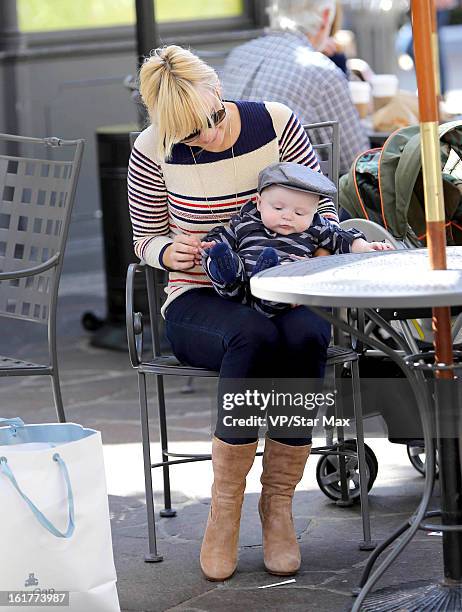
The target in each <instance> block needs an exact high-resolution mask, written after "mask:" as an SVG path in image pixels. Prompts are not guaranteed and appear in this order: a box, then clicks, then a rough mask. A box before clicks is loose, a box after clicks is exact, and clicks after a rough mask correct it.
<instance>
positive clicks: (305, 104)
mask: <svg viewBox="0 0 462 612" xmlns="http://www.w3.org/2000/svg"><path fill="white" fill-rule="evenodd" d="M335 8H336V3H335V0H277V1H276V2H273V4H272V6H271V8H270V12H269V14H270V29H269V31H268V32H267V33H266V34H265V35H264V36H261V37H259V38H257V39H255V40H252V41H249V42H247V43H244V44H243V45H240V46H238V47H236V48H235V49H233V51H232V52H231V53H230V55H229V57H228V58H227V61H226V62H225V65H224V68H223V72H222V83H223V87H224V95H225V98H227V99H237V100H239V99H243V100H254V101H256V100H271V101H276V102H282V103H283V104H287V105H288V106H289V107H290V108H292V109H293V110H294V112H295V113H296V115H297V116H298V117H299V119H300V121H301V123H303V124H308V123H317V122H322V121H338V123H339V128H340V143H341V144H340V173H341V174H345V173H346V172H348V170H349V168H350V166H351V164H352V163H353V161H354V159H355V157H356V155H358V153H360V152H361V151H364V150H365V149H367V148H368V147H369V142H368V139H367V136H366V133H365V130H364V128H363V126H362V125H361V123H360V120H359V116H358V113H357V111H356V109H355V107H354V105H353V102H352V100H351V96H350V92H349V89H348V81H347V79H346V78H345V75H344V74H343V73H342V71H341V70H339V69H338V68H337V66H336V65H335V64H334V63H333V62H332V61H331V60H330V59H329V58H328V57H326V56H325V55H323V54H322V53H320V52H319V49H322V48H323V47H324V45H325V42H326V40H327V38H328V36H329V33H330V29H331V24H332V21H333V19H334V16H335ZM310 136H311V139H312V142H313V143H314V144H317V143H323V142H329V141H330V138H331V135H330V131H329V130H327V129H322V130H312V132H311V133H310Z"/></svg>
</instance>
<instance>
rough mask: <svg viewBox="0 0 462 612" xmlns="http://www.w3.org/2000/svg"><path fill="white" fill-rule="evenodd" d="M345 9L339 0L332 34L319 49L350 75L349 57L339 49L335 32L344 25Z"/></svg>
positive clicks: (331, 29) (331, 30)
mask: <svg viewBox="0 0 462 612" xmlns="http://www.w3.org/2000/svg"><path fill="white" fill-rule="evenodd" d="M342 17H343V9H342V3H341V2H339V0H337V2H336V6H335V17H334V21H333V22H332V26H331V28H330V34H329V36H328V37H327V38H326V41H325V43H324V46H323V47H322V48H321V49H319V50H320V51H321V53H324V55H326V56H327V57H328V58H329V59H330V60H331V61H332V62H334V64H335V65H336V66H337V67H338V68H340V70H341V71H342V72H343V73H344V74H346V75H347V76H348V68H347V58H346V55H345V53H344V52H343V51H342V50H341V49H339V46H338V43H337V41H336V40H335V34H336V33H337V32H338V31H339V30H340V28H341V27H342Z"/></svg>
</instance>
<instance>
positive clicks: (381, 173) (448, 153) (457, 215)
mask: <svg viewBox="0 0 462 612" xmlns="http://www.w3.org/2000/svg"><path fill="white" fill-rule="evenodd" d="M438 131H439V137H440V153H441V170H442V172H443V188H444V207H445V217H446V235H447V244H448V245H462V122H461V121H451V122H449V123H444V124H442V125H440V126H439V128H438ZM339 203H340V206H342V207H343V208H344V209H345V210H346V211H347V212H348V213H349V214H350V215H351V216H352V217H353V218H362V219H369V220H370V221H375V222H376V223H378V224H379V225H382V226H383V227H385V228H386V229H387V230H388V231H389V232H390V233H391V234H393V236H394V237H395V238H396V239H397V240H402V241H404V242H405V243H407V244H408V245H409V246H416V247H418V246H424V245H425V232H426V226H425V205H424V192H423V181H422V161H421V152H420V126H419V125H412V126H409V127H407V128H401V129H399V130H396V131H395V132H393V133H392V134H391V135H390V136H389V138H388V139H387V140H386V142H385V144H384V146H383V147H382V148H381V149H369V150H368V151H364V153H361V154H360V155H358V157H357V158H356V159H355V161H354V162H353V165H352V167H351V169H350V172H349V173H348V174H346V175H344V176H342V177H341V179H340V186H339Z"/></svg>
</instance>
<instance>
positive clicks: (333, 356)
mask: <svg viewBox="0 0 462 612" xmlns="http://www.w3.org/2000/svg"><path fill="white" fill-rule="evenodd" d="M317 127H331V128H332V142H331V143H327V144H323V145H318V146H316V147H315V148H316V149H317V150H318V149H319V150H322V151H323V152H325V155H324V157H325V159H324V160H320V165H321V168H322V170H323V173H324V174H326V175H327V176H329V177H330V178H331V180H333V181H334V182H335V183H336V184H338V151H339V148H338V124H337V123H336V122H328V123H322V124H313V125H309V126H305V129H306V130H307V131H309V130H310V129H313V128H317ZM136 136H137V134H135V133H134V134H132V143H133V142H134V139H135V138H136ZM137 274H144V275H145V279H146V289H147V294H148V304H149V327H150V332H151V337H152V356H150V357H149V358H144V356H143V317H142V314H141V313H140V312H136V311H135V306H134V298H135V277H136V275H137ZM164 284H165V272H164V271H161V270H157V269H155V268H152V267H151V266H148V265H147V264H146V263H145V262H140V263H138V264H131V265H130V266H129V268H128V272H127V286H126V323H127V339H128V348H129V355H130V362H131V365H132V366H133V368H135V369H136V370H137V372H138V386H139V397H140V412H141V432H142V446H143V463H144V476H145V487H146V506H147V517H148V536H149V553H148V554H147V555H145V561H146V562H158V561H162V560H163V557H162V556H161V555H159V554H158V551H157V541H156V525H155V512H154V497H153V488H152V472H151V470H152V469H153V468H158V467H162V471H163V493H164V508H163V509H162V510H160V516H162V517H173V516H175V515H176V511H175V510H174V509H173V508H172V505H171V492H170V471H169V468H170V466H171V465H176V464H181V463H190V462H195V461H207V460H210V459H211V455H210V454H205V453H204V454H190V453H175V452H171V451H169V448H168V432H167V419H166V407H165V393H164V376H186V377H218V372H216V371H211V370H206V369H204V368H196V367H191V366H188V365H185V364H182V363H180V362H179V361H178V360H177V359H176V358H175V357H174V356H173V355H171V354H168V355H164V354H162V350H161V338H160V333H159V327H160V322H161V320H162V317H161V314H160V308H161V304H162V294H163V291H162V289H163V286H164ZM345 364H348V365H349V367H350V368H351V375H352V386H353V398H354V403H355V410H356V429H357V431H356V435H357V452H356V449H352V448H351V445H350V446H348V445H344V435H343V428H342V427H338V428H337V440H338V442H337V443H336V444H334V443H333V442H331V443H330V444H327V445H326V446H323V447H318V448H313V449H312V451H311V454H320V455H324V456H325V455H334V456H336V457H338V480H339V481H340V483H341V494H340V499H339V500H338V504H339V505H351V503H352V499H351V495H350V490H349V483H348V476H347V468H348V466H347V463H346V460H345V458H347V459H348V460H350V461H351V460H352V459H353V461H356V456H358V459H359V461H357V463H359V472H360V480H361V482H362V486H361V488H362V489H363V491H366V494H361V495H360V498H361V513H362V519H363V535H364V540H363V541H362V542H361V543H360V548H361V549H364V550H369V549H371V548H373V547H374V544H373V543H372V542H371V537H370V521H369V509H368V500H367V488H365V487H366V486H367V485H366V484H365V483H366V482H367V481H369V477H370V476H371V474H370V472H371V470H370V469H368V467H367V465H366V461H365V455H364V435H363V430H362V413H361V398H360V392H359V369H358V354H357V353H356V352H355V351H353V350H352V349H350V348H344V347H341V346H338V345H334V346H330V347H329V349H328V360H327V365H328V366H334V367H335V368H336V369H337V372H336V374H338V373H339V372H338V370H339V369H342V368H343V367H344V366H345ZM149 374H153V375H154V376H155V378H156V387H157V402H158V411H159V428H160V442H161V452H162V461H160V462H158V463H152V461H151V451H150V434H149V411H148V399H147V386H146V375H149ZM338 416H341V415H340V414H339V415H338ZM328 436H329V437H330V440H333V430H332V431H330V432H329V433H328ZM257 455H262V452H257ZM350 467H351V466H350ZM375 475H376V474H375ZM375 475H373V479H372V480H374V479H375ZM329 477H330V479H331V480H332V479H333V478H334V479H335V476H333V474H332V473H330V474H329ZM358 492H359V491H358Z"/></svg>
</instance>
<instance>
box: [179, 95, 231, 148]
mask: <svg viewBox="0 0 462 612" xmlns="http://www.w3.org/2000/svg"><path fill="white" fill-rule="evenodd" d="M225 117H226V108H225V106H224V104H223V105H222V107H221V108H219V109H218V110H217V111H214V112H213V113H212V114H211V115H210V119H211V120H212V121H210V119H207V125H208V127H209V128H212V127H217V125H220V123H223V121H224V118H225ZM201 131H202V130H194V132H191V134H189V135H188V136H186V137H185V138H182V139H181V140H180V142H181V143H183V144H188V142H192V141H193V140H195V139H196V138H197V137H198V136H199V134H200V133H201Z"/></svg>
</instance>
